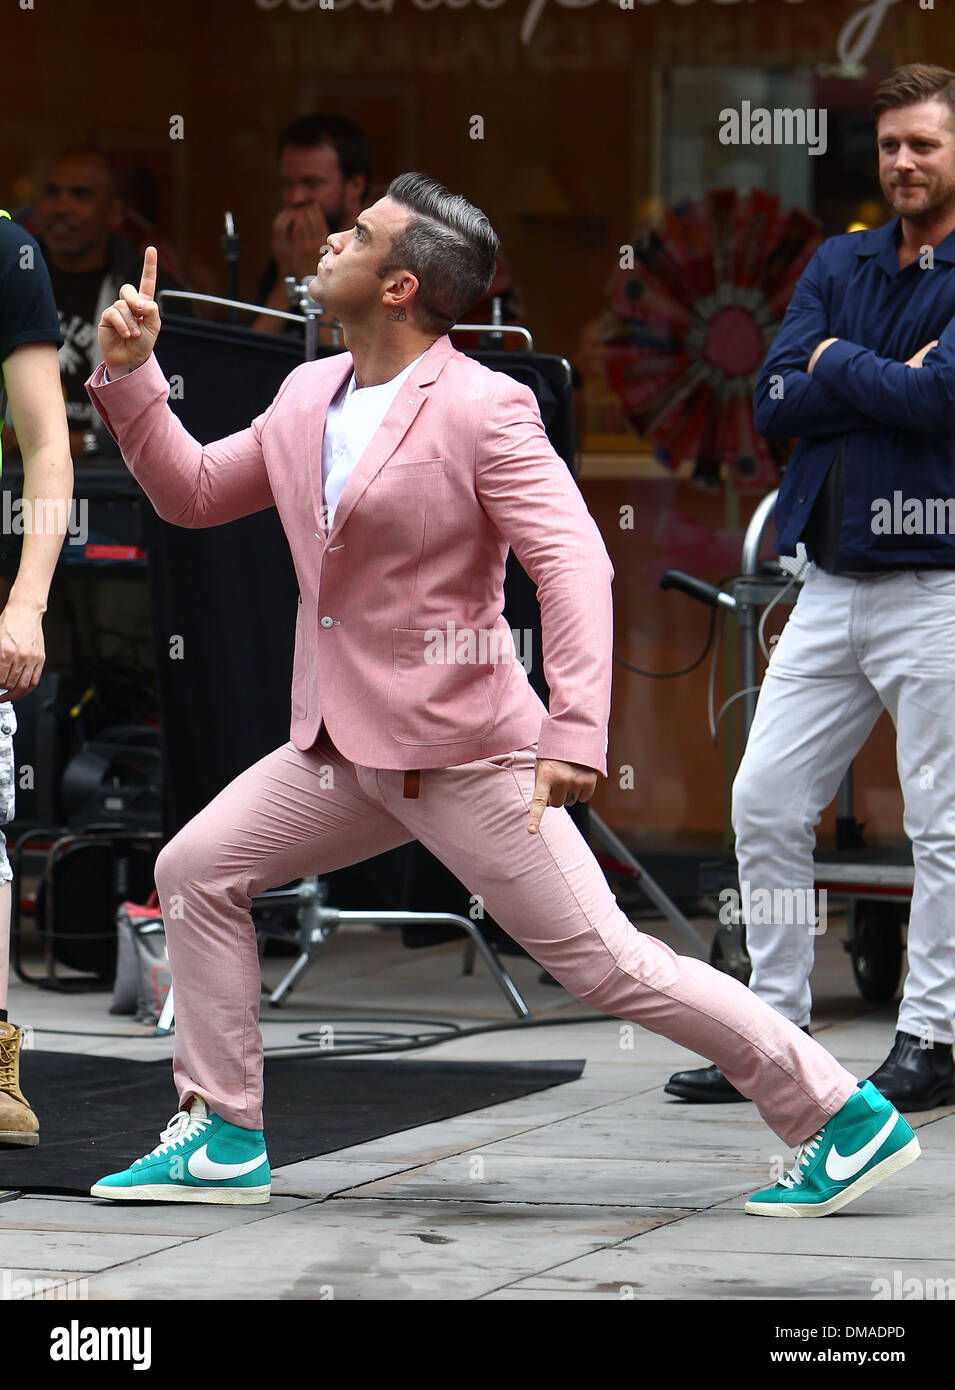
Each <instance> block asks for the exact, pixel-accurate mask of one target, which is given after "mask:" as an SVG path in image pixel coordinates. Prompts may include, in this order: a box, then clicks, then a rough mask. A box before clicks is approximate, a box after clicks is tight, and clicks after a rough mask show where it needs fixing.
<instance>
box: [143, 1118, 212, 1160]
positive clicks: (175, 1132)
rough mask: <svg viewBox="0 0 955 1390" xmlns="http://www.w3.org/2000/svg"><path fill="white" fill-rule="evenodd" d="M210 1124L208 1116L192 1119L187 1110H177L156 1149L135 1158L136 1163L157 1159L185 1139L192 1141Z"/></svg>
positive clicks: (161, 1135) (160, 1137) (182, 1142)
mask: <svg viewBox="0 0 955 1390" xmlns="http://www.w3.org/2000/svg"><path fill="white" fill-rule="evenodd" d="M211 1123H212V1122H211V1120H210V1119H209V1118H208V1116H203V1115H197V1116H196V1117H195V1119H193V1117H192V1116H191V1115H190V1114H189V1111H188V1110H177V1111H176V1113H175V1115H173V1117H172V1119H171V1120H170V1121H169V1123H168V1124H167V1125H166V1128H165V1129H164V1130H163V1131H162V1133H161V1134H160V1136H159V1143H158V1144H157V1145H156V1147H155V1148H154V1149H151V1150H150V1152H149V1153H148V1154H144V1155H143V1157H142V1158H137V1160H136V1163H144V1162H145V1161H146V1159H147V1158H158V1157H159V1156H160V1155H162V1154H164V1153H165V1152H166V1150H167V1149H176V1148H178V1147H179V1146H180V1144H184V1143H185V1142H186V1140H187V1139H194V1138H195V1136H196V1135H197V1134H201V1133H202V1131H203V1130H204V1129H205V1128H206V1127H207V1125H209V1124H211ZM135 1166H136V1164H134V1165H133V1167H135Z"/></svg>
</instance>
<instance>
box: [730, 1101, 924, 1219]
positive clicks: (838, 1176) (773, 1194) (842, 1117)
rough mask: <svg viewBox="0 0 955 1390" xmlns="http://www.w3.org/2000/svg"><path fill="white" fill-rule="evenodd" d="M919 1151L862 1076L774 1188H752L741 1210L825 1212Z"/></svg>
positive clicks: (908, 1130)
mask: <svg viewBox="0 0 955 1390" xmlns="http://www.w3.org/2000/svg"><path fill="white" fill-rule="evenodd" d="M920 1153H921V1149H920V1148H919V1141H918V1140H917V1139H916V1137H915V1135H914V1133H913V1132H912V1130H911V1128H910V1127H909V1125H908V1122H907V1121H906V1120H904V1119H903V1118H902V1116H901V1115H900V1114H899V1112H898V1111H897V1110H896V1108H895V1106H894V1105H893V1104H892V1102H891V1101H888V1100H886V1098H885V1096H884V1095H883V1094H882V1092H881V1091H877V1090H876V1088H875V1087H874V1086H873V1085H872V1082H871V1081H866V1082H865V1084H864V1085H863V1086H861V1087H860V1088H859V1089H858V1090H857V1091H855V1092H854V1094H853V1095H851V1096H850V1097H849V1099H848V1100H847V1101H846V1103H845V1105H844V1106H843V1107H842V1109H841V1110H839V1111H838V1112H837V1113H836V1114H835V1115H833V1117H832V1119H831V1120H830V1121H829V1123H828V1124H826V1125H823V1127H822V1129H820V1130H819V1132H818V1133H817V1134H814V1135H813V1136H812V1138H811V1139H807V1140H806V1142H805V1143H804V1144H800V1145H799V1150H798V1152H797V1154H796V1162H795V1163H794V1164H793V1166H792V1168H791V1169H790V1170H789V1172H788V1173H786V1174H785V1175H784V1176H783V1177H781V1178H780V1180H779V1182H777V1183H776V1185H775V1187H767V1188H764V1189H763V1191H762V1192H754V1193H753V1195H752V1197H750V1199H749V1201H748V1202H747V1203H746V1208H745V1209H746V1211H748V1212H749V1213H750V1214H751V1215H753V1216H829V1215H830V1214H831V1213H832V1212H834V1211H838V1210H839V1208H840V1207H844V1206H846V1205H847V1203H849V1202H854V1201H855V1199H856V1198H857V1197H861V1195H862V1193H863V1192H867V1191H868V1190H869V1188H870V1187H875V1185H876V1183H880V1182H883V1181H884V1180H885V1179H886V1178H890V1177H891V1176H892V1174H893V1173H897V1172H898V1171H899V1169H900V1168H904V1167H906V1165H907V1164H909V1163H914V1162H915V1160H916V1159H917V1158H918V1156H919V1154H920Z"/></svg>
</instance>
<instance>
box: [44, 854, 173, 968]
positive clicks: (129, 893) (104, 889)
mask: <svg viewBox="0 0 955 1390" xmlns="http://www.w3.org/2000/svg"><path fill="white" fill-rule="evenodd" d="M157 855H158V846H157V845H156V844H145V845H136V844H116V843H114V842H112V841H110V840H109V839H108V837H107V838H104V842H103V843H102V844H90V843H89V842H88V841H79V842H78V843H77V844H75V845H67V846H64V847H63V849H62V850H61V851H60V852H59V853H58V854H57V855H56V857H55V859H53V861H52V863H51V864H50V878H51V882H52V891H53V903H52V910H53V915H52V931H51V930H50V929H49V927H48V925H47V921H48V903H47V891H48V890H47V884H46V878H45V877H44V878H41V879H40V882H39V885H38V887H37V893H36V925H37V931H38V932H39V933H40V936H41V938H42V939H43V940H44V941H46V942H48V943H52V949H53V956H54V959H55V961H56V962H57V963H58V964H60V965H65V966H68V967H69V968H70V969H72V970H81V971H84V972H86V973H88V974H90V975H94V976H96V978H97V979H98V980H101V981H102V982H103V983H104V984H105V985H109V986H110V987H111V986H112V983H113V977H114V975H115V973H116V949H117V942H116V909H117V908H118V907H119V905H120V903H122V902H125V901H127V900H129V901H133V902H145V901H146V899H147V898H148V897H149V896H150V894H151V893H152V891H153V869H154V866H155V863H156V857H157Z"/></svg>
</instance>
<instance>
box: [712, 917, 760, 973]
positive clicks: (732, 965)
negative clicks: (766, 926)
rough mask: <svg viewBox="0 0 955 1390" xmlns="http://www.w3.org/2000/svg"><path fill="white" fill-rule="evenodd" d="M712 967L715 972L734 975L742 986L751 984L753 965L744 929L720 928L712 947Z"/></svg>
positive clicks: (740, 927)
mask: <svg viewBox="0 0 955 1390" xmlns="http://www.w3.org/2000/svg"><path fill="white" fill-rule="evenodd" d="M724 938H725V940H724ZM710 965H712V966H713V969H714V970H722V972H723V974H724V975H732V977H733V979H734V980H739V982H740V984H744V985H748V984H749V977H750V974H751V972H752V965H751V963H750V959H749V956H748V955H747V954H746V929H745V928H744V927H742V926H739V927H720V928H719V929H718V930H717V933H716V935H715V936H714V937H713V944H712V946H711V947H710Z"/></svg>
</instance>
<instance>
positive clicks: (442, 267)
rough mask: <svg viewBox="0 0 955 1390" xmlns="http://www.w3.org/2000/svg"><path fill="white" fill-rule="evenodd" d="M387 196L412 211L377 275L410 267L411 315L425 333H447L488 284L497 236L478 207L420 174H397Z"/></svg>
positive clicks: (381, 276)
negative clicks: (414, 289)
mask: <svg viewBox="0 0 955 1390" xmlns="http://www.w3.org/2000/svg"><path fill="white" fill-rule="evenodd" d="M387 196H388V197H389V198H392V199H393V200H394V201H395V202H396V203H400V204H401V206H402V207H405V208H407V209H408V210H409V212H410V213H411V216H410V218H409V219H408V223H407V225H406V226H405V227H404V228H403V230H402V231H400V232H399V233H398V235H397V236H396V237H395V239H394V240H393V242H392V243H391V248H390V250H389V251H388V253H387V254H386V256H385V258H384V260H383V262H382V264H381V265H380V266H379V267H378V276H379V278H380V279H384V277H385V275H387V274H388V272H389V271H392V270H409V271H410V272H411V274H412V275H414V276H415V277H416V278H417V281H418V291H417V293H416V295H415V298H414V307H413V310H412V313H413V316H414V318H415V319H416V321H417V323H418V325H419V327H421V328H423V329H424V330H425V331H426V332H428V333H447V332H448V330H449V329H450V328H452V327H453V326H454V324H456V323H457V322H458V320H459V319H460V317H461V315H462V314H464V313H465V312H466V311H467V310H468V309H470V307H471V305H472V304H475V303H477V301H478V300H479V299H481V298H482V297H483V296H484V295H485V294H487V292H488V289H489V288H490V285H491V281H492V280H493V279H494V269H495V266H496V264H497V252H498V247H499V246H500V244H501V242H500V238H499V237H498V235H497V233H496V232H495V231H494V228H493V227H492V226H491V224H490V222H489V221H488V219H487V217H486V216H485V214H484V213H483V212H482V211H481V209H480V208H476V207H474V206H473V204H471V203H469V202H468V201H467V199H466V198H464V197H462V196H461V194H460V193H449V192H448V190H447V189H446V188H445V187H444V186H443V185H442V184H440V183H437V182H436V181H435V180H434V179H429V178H427V177H426V176H425V175H424V174H418V173H410V174H399V175H398V177H397V178H396V179H392V181H391V183H390V184H389V185H388V192H387Z"/></svg>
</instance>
